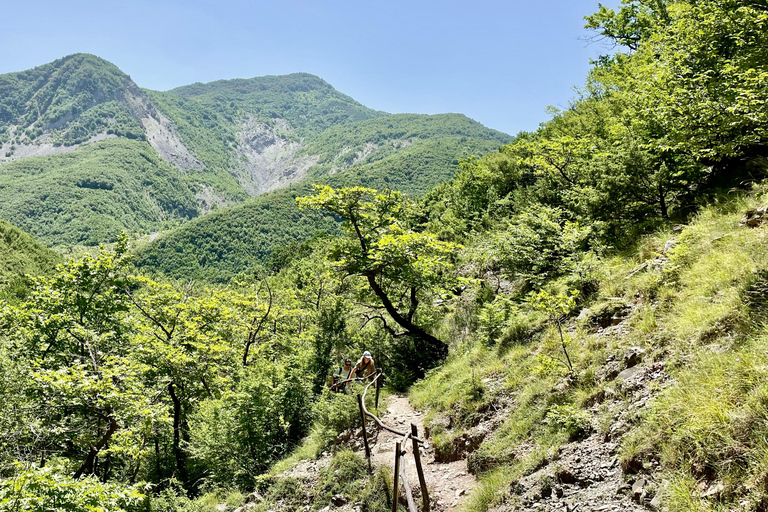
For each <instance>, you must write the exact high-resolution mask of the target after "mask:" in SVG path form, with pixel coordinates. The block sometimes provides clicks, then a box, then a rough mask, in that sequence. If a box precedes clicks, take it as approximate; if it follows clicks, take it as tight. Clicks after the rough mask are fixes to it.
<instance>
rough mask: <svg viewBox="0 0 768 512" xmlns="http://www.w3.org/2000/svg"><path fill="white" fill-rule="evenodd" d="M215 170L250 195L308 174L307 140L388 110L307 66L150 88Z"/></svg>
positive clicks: (183, 136)
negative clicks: (372, 105)
mask: <svg viewBox="0 0 768 512" xmlns="http://www.w3.org/2000/svg"><path fill="white" fill-rule="evenodd" d="M147 93H148V94H149V97H150V98H151V99H152V101H153V103H154V104H156V105H157V106H158V107H159V108H160V109H161V110H162V111H163V112H164V113H165V114H166V115H167V116H168V117H169V118H170V119H171V120H172V122H173V124H174V127H175V128H176V130H178V133H179V136H180V137H181V139H182V140H183V141H184V142H185V144H186V145H187V146H189V147H190V148H191V150H192V151H193V152H194V154H195V155H196V156H197V157H198V158H199V159H200V160H201V161H202V162H203V163H204V164H205V166H206V168H207V169H208V170H210V171H211V172H213V173H215V174H217V175H222V176H224V177H229V176H232V177H234V178H235V179H236V180H237V182H238V183H239V185H240V187H242V189H243V190H245V191H246V192H247V193H248V194H250V195H257V194H259V193H263V192H268V191H270V190H274V189H276V188H280V187H281V186H284V185H286V184H288V183H292V182H295V181H298V180H300V179H301V178H303V177H304V176H305V175H306V172H307V170H308V169H309V168H310V167H311V166H313V165H315V163H316V160H317V158H316V157H315V155H314V154H312V153H311V152H303V154H302V155H299V154H298V152H299V151H300V150H301V149H302V148H303V147H304V143H305V141H306V140H308V139H310V138H311V137H313V136H315V135H317V134H319V133H321V132H323V131H324V130H326V129H328V128H331V127H333V126H338V125H340V124H345V123H351V122H355V121H360V120H365V119H370V118H372V117H376V116H381V115H385V113H383V112H377V111H375V110H372V109H369V108H367V107H365V106H363V105H361V104H360V103H358V102H356V101H354V100H353V99H352V98H350V97H349V96H346V95H344V94H341V93H340V92H338V91H337V90H336V89H334V88H333V87H331V85H330V84H328V83H327V82H325V81H324V80H322V79H320V78H318V77H316V76H314V75H310V74H307V73H295V74H291V75H284V76H264V77H257V78H250V79H236V80H219V81H216V82H211V83H207V84H202V83H198V84H192V85H188V86H184V87H179V88H177V89H173V90H171V91H168V92H153V91H147Z"/></svg>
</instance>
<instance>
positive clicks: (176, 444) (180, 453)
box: [168, 382, 189, 486]
mask: <svg viewBox="0 0 768 512" xmlns="http://www.w3.org/2000/svg"><path fill="white" fill-rule="evenodd" d="M168 393H169V394H170V395H171V400H173V455H174V456H175V458H176V471H177V472H178V475H179V479H180V480H181V482H182V484H184V486H187V485H188V484H189V473H187V453H186V451H185V450H184V448H183V447H182V446H181V441H182V439H184V440H186V438H187V437H188V434H187V433H185V432H183V431H184V430H185V427H186V423H187V422H186V421H185V419H184V411H182V408H181V400H179V397H178V396H176V390H175V389H174V385H173V382H171V383H170V384H168Z"/></svg>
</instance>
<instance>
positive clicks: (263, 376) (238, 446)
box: [190, 359, 354, 489]
mask: <svg viewBox="0 0 768 512" xmlns="http://www.w3.org/2000/svg"><path fill="white" fill-rule="evenodd" d="M307 387H308V386H307V384H306V383H305V382H304V381H303V379H302V375H301V373H300V372H299V371H298V369H297V368H295V367H292V366H291V365H290V364H282V365H277V364H274V363H272V362H270V361H268V360H263V359H257V360H255V361H254V363H253V364H252V365H250V366H249V367H248V369H247V370H246V371H244V376H243V377H242V378H241V379H239V380H238V384H237V388H236V389H235V390H234V392H231V393H226V394H225V395H224V396H223V397H222V398H221V399H219V400H207V401H206V402H204V403H202V404H201V406H200V408H199V409H198V410H197V412H196V413H195V416H194V417H193V418H192V419H191V422H190V423H191V425H190V429H191V431H192V433H193V434H192V436H191V439H190V443H191V445H190V454H191V455H192V457H193V458H194V459H195V461H196V463H197V464H199V465H201V467H202V468H204V472H205V475H206V476H205V478H206V480H207V482H209V483H210V484H214V485H217V486H226V485H232V484H235V485H236V486H238V487H239V488H241V489H245V488H249V487H251V486H252V485H253V478H254V476H256V475H258V474H260V473H263V472H264V471H265V470H266V469H267V468H268V467H269V466H270V465H271V463H272V462H274V461H275V460H276V459H278V458H280V457H282V456H283V455H285V454H286V453H287V452H288V450H289V449H290V448H292V447H293V445H294V443H296V442H297V441H298V440H299V439H300V438H301V437H302V436H303V435H304V433H305V432H306V431H307V429H308V427H309V422H310V416H309V414H308V406H309V404H308V403H307V402H308V396H309V393H308V390H307ZM353 410H354V409H353Z"/></svg>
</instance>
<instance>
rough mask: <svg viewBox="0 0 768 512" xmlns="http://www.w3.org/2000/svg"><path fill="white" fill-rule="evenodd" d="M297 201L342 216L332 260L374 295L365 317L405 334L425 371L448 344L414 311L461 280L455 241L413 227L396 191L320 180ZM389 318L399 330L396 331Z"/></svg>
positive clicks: (405, 203)
mask: <svg viewBox="0 0 768 512" xmlns="http://www.w3.org/2000/svg"><path fill="white" fill-rule="evenodd" d="M297 201H298V202H299V205H300V206H301V207H303V208H315V209H324V210H327V211H329V212H332V213H334V214H336V215H338V216H340V217H341V218H342V219H344V231H345V233H346V236H345V237H344V238H343V239H341V240H340V242H339V244H338V246H337V247H336V249H335V251H334V253H333V255H332V258H333V261H334V262H335V263H336V265H337V268H338V270H339V271H340V272H342V273H343V274H344V275H349V276H359V277H361V278H363V279H364V280H365V282H366V284H367V289H368V291H369V292H370V293H371V294H373V296H374V297H375V298H376V299H377V300H378V302H379V303H378V304H371V303H365V302H363V303H362V304H363V305H364V306H365V307H366V309H367V312H366V313H365V315H366V318H367V320H373V319H376V320H378V321H380V322H381V325H382V326H383V327H384V329H385V330H386V331H387V332H389V333H390V335H392V336H393V337H395V338H398V337H402V336H408V337H411V338H412V339H413V340H414V343H416V344H417V347H416V348H417V349H418V353H420V354H421V358H420V360H419V361H414V363H413V365H412V366H413V368H414V374H415V375H416V376H420V375H423V373H424V371H425V370H426V369H427V368H429V367H431V366H434V364H436V363H437V362H438V361H440V360H442V359H444V358H445V356H446V355H447V349H448V347H447V345H446V344H445V342H443V341H442V340H440V339H438V338H436V337H435V336H433V335H432V334H430V333H429V332H427V330H426V329H424V328H423V327H422V326H420V325H418V323H417V318H416V317H417V312H418V311H419V306H420V305H421V304H422V303H423V302H424V301H425V300H426V299H428V298H431V297H433V296H435V295H439V294H442V293H446V292H447V291H448V290H450V289H452V288H453V287H455V286H456V285H458V284H459V282H460V281H459V279H458V278H456V277H455V276H454V274H453V264H452V256H453V254H454V253H455V252H456V251H457V250H458V248H459V246H458V245H456V244H453V243H447V242H441V241H439V240H437V239H436V237H435V236H433V235H431V234H429V233H419V232H415V231H413V230H412V229H411V228H410V227H409V222H410V220H411V219H412V205H411V204H410V203H409V202H408V201H407V200H406V199H405V198H404V197H403V195H402V194H401V193H399V192H393V191H390V192H386V193H377V192H376V191H375V190H372V189H367V188H363V187H352V188H344V189H340V190H335V189H333V188H331V187H328V186H325V187H319V186H318V187H317V194H316V195H315V196H312V197H303V198H298V199H297ZM385 313H386V316H385ZM391 322H394V324H396V325H397V326H399V327H400V328H402V329H403V330H402V331H397V330H396V326H395V325H392V323H391Z"/></svg>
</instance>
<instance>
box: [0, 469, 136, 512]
mask: <svg viewBox="0 0 768 512" xmlns="http://www.w3.org/2000/svg"><path fill="white" fill-rule="evenodd" d="M142 491H143V490H142V489H141V487H140V486H125V485H120V484H112V483H103V482H100V481H98V480H97V479H96V478H85V479H80V480H77V479H72V478H69V477H67V476H64V475H62V474H61V473H59V472H58V470H57V469H56V468H53V467H45V468H27V469H23V468H17V469H16V471H15V473H14V474H13V476H11V477H9V478H4V479H0V510H2V511H8V512H16V511H21V510H24V511H29V512H47V511H49V510H70V511H73V512H75V511H80V510H89V511H93V512H131V511H138V510H142V507H141V505H142V502H143V501H144V497H145V495H144V494H142Z"/></svg>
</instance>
